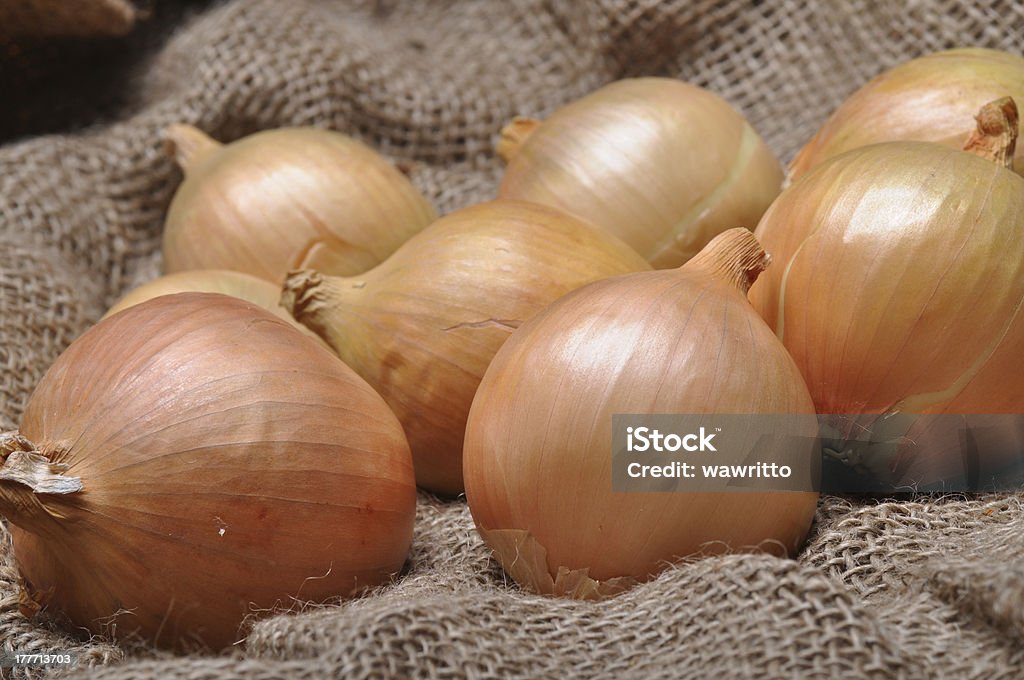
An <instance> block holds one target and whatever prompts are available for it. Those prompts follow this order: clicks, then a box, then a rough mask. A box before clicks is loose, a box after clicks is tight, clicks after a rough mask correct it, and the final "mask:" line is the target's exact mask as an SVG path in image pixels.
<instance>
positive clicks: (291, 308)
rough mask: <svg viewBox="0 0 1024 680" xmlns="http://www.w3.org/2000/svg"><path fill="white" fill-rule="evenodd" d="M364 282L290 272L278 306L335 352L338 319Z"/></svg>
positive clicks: (324, 275) (306, 271)
mask: <svg viewBox="0 0 1024 680" xmlns="http://www.w3.org/2000/svg"><path fill="white" fill-rule="evenodd" d="M365 285H366V282H365V281H363V280H361V279H359V278H347V277H341V276H328V275H326V274H321V273H320V272H318V271H314V270H312V269H300V270H297V271H293V272H289V273H288V275H287V276H286V277H285V279H284V285H283V286H282V288H281V301H280V304H281V306H282V307H284V308H285V310H287V311H288V313H289V314H291V315H292V317H293V318H294V319H295V320H296V321H298V322H299V323H301V324H302V325H303V326H305V327H306V328H308V329H310V330H311V331H313V332H314V333H316V334H317V335H318V336H320V338H321V339H323V340H324V341H325V342H327V344H328V345H330V346H331V347H332V348H334V350H335V351H336V352H340V351H341V348H340V347H339V346H338V344H337V343H336V342H335V340H334V334H335V332H336V331H337V327H338V324H337V321H336V319H337V315H338V311H339V309H341V308H342V307H344V305H345V300H346V299H347V298H348V296H350V295H351V294H352V293H357V292H358V291H361V290H362V289H363V287H364V286H365Z"/></svg>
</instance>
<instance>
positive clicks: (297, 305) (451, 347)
mask: <svg viewBox="0 0 1024 680" xmlns="http://www.w3.org/2000/svg"><path fill="white" fill-rule="evenodd" d="M643 269H649V266H648V265H647V263H646V262H645V261H644V259H643V258H642V257H640V256H639V255H638V254H637V253H636V252H634V251H633V250H632V249H631V248H629V247H628V246H627V245H626V244H624V243H622V242H621V241H620V240H619V239H617V238H615V237H614V236H612V235H611V234H609V233H607V232H606V231H604V230H602V229H600V228H598V227H595V226H593V225H591V224H588V223H586V222H583V221H581V220H579V219H577V218H574V217H572V216H570V215H566V214H565V213H562V212H560V211H558V210H554V209H552V208H547V207H544V206H537V205H531V204H528V203H521V202H518V201H500V200H499V201H492V202H490V203H484V204H481V205H477V206H472V207H469V208H464V209H462V210H459V211H456V212H454V213H451V214H449V215H447V216H445V217H443V218H442V219H440V220H438V221H437V222H435V223H434V224H432V225H431V226H430V227H428V228H427V229H425V230H424V231H423V232H422V233H420V234H418V235H417V236H415V237H414V238H413V239H411V240H410V241H409V242H408V243H406V244H405V245H403V246H402V247H401V248H399V250H398V251H397V252H395V254H394V255H392V256H391V257H390V258H389V259H388V260H387V261H386V262H384V263H383V264H381V265H380V266H378V267H376V268H374V269H372V270H371V271H369V272H366V273H365V274H363V275H361V276H357V277H350V278H341V277H330V276H323V275H321V274H319V273H317V272H311V271H300V272H295V273H293V274H291V275H290V276H289V277H288V279H287V280H286V281H285V285H284V292H283V295H282V304H283V305H284V307H285V308H286V309H288V310H290V311H291V312H292V314H294V316H295V318H296V319H298V320H299V321H300V322H302V323H303V324H305V325H306V326H308V327H309V328H311V329H312V330H314V331H315V332H316V333H317V334H318V335H320V336H321V337H322V338H324V339H325V340H326V341H327V342H328V344H330V345H331V347H333V348H334V349H335V351H336V352H337V353H338V355H339V356H340V357H341V358H342V359H343V360H344V361H345V363H347V364H348V365H349V366H351V367H352V368H354V369H355V370H356V372H357V373H359V374H360V375H361V376H363V377H364V378H365V379H366V380H367V381H368V382H369V383H370V384H371V385H373V386H374V388H375V389H376V390H377V391H378V392H379V393H380V394H381V396H383V397H384V399H385V401H387V402H388V404H389V405H390V406H391V408H392V409H393V410H394V412H395V414H396V415H397V416H398V419H399V420H400V421H401V422H402V425H403V426H404V427H405V431H406V434H407V436H408V437H409V443H410V445H411V446H412V452H413V458H414V460H415V462H416V479H417V481H418V482H419V484H420V485H421V486H423V487H424V488H426V489H429V490H431V491H434V492H437V493H441V494H446V495H453V494H457V493H459V492H461V491H462V438H463V432H464V430H465V427H466V414H467V413H468V412H469V405H470V403H471V402H472V400H473V394H474V393H475V391H476V388H477V385H478V384H479V382H480V378H481V377H482V376H483V374H484V370H486V368H487V364H488V363H490V360H491V358H492V357H493V356H494V353H495V352H496V351H497V350H498V348H499V347H500V346H501V344H502V343H503V342H505V339H506V338H507V337H508V336H509V334H510V333H511V332H512V330H513V329H514V328H515V327H517V326H518V325H519V324H520V323H521V322H522V321H523V320H524V319H526V318H528V317H529V316H530V315H532V314H533V313H534V312H536V311H537V310H539V309H541V308H542V307H543V306H544V305H546V304H548V303H549V302H552V301H553V300H555V299H556V298H558V297H559V296H561V295H563V294H565V293H567V292H569V291H570V290H573V289H574V288H578V287H579V286H582V285H583V284H585V283H588V282H590V281H594V280H597V279H600V278H604V277H607V276H613V275H615V274H621V273H624V272H630V271H639V270H643Z"/></svg>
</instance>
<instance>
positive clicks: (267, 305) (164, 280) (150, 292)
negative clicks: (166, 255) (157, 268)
mask: <svg viewBox="0 0 1024 680" xmlns="http://www.w3.org/2000/svg"><path fill="white" fill-rule="evenodd" d="M188 292H194V293H222V294H224V295H231V296H232V297H236V298H240V299H242V300H247V301H248V302H252V303H254V304H256V305H259V306H260V307H262V308H263V309H266V310H267V311H269V312H272V313H273V314H275V315H277V316H279V317H281V318H282V319H284V320H285V321H288V322H289V323H292V324H294V325H295V327H296V328H298V329H300V330H302V331H304V332H307V333H308V332H309V329H307V328H306V327H305V326H303V325H302V324H300V323H297V322H296V321H295V320H294V319H293V318H292V315H291V314H289V313H288V312H287V311H286V310H285V309H284V308H283V307H282V306H281V305H280V304H279V300H280V297H281V291H280V288H279V287H278V286H275V285H274V284H273V283H271V282H270V281H267V280H266V279H260V278H257V277H255V276H252V275H251V274H244V273H242V272H236V271H231V270H229V269H189V270H187V271H183V272H178V273H176V274H167V275H165V276H160V277H158V278H155V279H153V280H152V281H148V282H146V283H144V284H142V285H141V286H139V287H137V288H134V289H132V290H130V291H128V292H127V293H126V294H125V295H124V296H123V297H122V298H121V299H120V300H118V301H117V302H116V303H115V304H114V306H113V307H111V308H110V309H108V310H107V313H106V314H104V315H103V317H104V318H106V317H108V316H112V315H114V314H117V313H118V312H120V311H122V310H124V309H128V308H129V307H134V306H135V305H137V304H139V303H140V302H145V301H146V300H152V299H153V298H155V297H160V296H161V295H172V294H174V293H188Z"/></svg>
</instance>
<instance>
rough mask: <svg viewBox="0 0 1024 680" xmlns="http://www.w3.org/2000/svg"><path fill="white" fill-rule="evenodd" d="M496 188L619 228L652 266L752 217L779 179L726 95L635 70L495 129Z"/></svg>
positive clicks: (674, 262)
mask: <svg viewBox="0 0 1024 680" xmlns="http://www.w3.org/2000/svg"><path fill="white" fill-rule="evenodd" d="M498 152H499V154H500V155H501V156H502V157H504V158H505V159H506V160H507V161H508V167H507V168H506V170H505V173H504V176H503V177H502V180H501V186H500V188H499V190H498V195H499V197H501V198H512V199H518V200H523V201H530V202H532V203H541V204H544V205H550V206H553V207H556V208H559V209H562V210H566V211H568V212H571V213H575V214H577V215H580V216H582V217H584V218H585V219H587V220H590V221H591V222H593V223H594V224H597V225H600V226H602V227H604V228H605V229H608V230H609V231H610V232H612V233H613V234H615V235H616V236H618V237H619V238H621V239H622V240H623V241H625V242H626V243H628V244H629V245H630V246H632V247H633V248H634V249H635V250H636V251H637V252H639V253H640V254H641V255H643V256H644V257H645V258H647V260H648V261H649V262H650V263H651V264H652V265H653V266H654V267H656V268H664V267H678V266H679V265H681V264H682V263H684V262H685V261H686V260H688V259H689V258H691V257H693V256H694V255H695V254H696V253H697V252H698V251H699V250H700V249H701V248H703V247H704V245H705V244H706V243H707V242H708V241H710V240H711V238H712V237H714V236H715V235H716V234H718V233H720V232H722V231H724V230H726V229H730V228H732V227H749V228H751V229H752V228H753V227H754V226H755V225H756V224H757V221H758V220H759V219H760V218H761V215H762V214H763V213H764V211H765V210H766V209H767V208H768V205H769V204H770V203H771V202H772V200H773V199H774V198H775V197H776V196H777V195H778V193H779V190H780V188H781V186H782V169H781V167H780V166H779V163H778V161H777V160H776V159H775V157H774V156H773V155H772V152H771V151H770V150H769V149H768V147H767V145H766V144H765V143H764V141H763V140H762V139H761V138H760V136H758V134H757V133H756V132H755V131H754V129H753V128H752V127H751V126H750V124H749V123H747V121H746V120H744V118H743V117H742V116H741V115H740V114H739V113H738V112H737V111H736V110H735V109H733V108H732V107H731V106H730V105H729V103H728V102H726V101H725V100H724V99H722V98H721V97H719V96H717V95H715V94H713V93H712V92H710V91H708V90H705V89H702V88H699V87H696V86H694V85H689V84H687V83H685V82H682V81H679V80H673V79H670V78H633V79H625V80H620V81H617V82H614V83H612V84H610V85H607V86H605V87H603V88H601V89H599V90H597V91H595V92H593V93H591V94H589V95H587V96H586V97H583V98H582V99H579V100H577V101H575V102H573V103H571V104H568V105H567V106H564V107H562V108H561V109H559V110H557V111H556V112H555V113H553V114H552V115H551V116H550V117H549V118H547V119H546V120H544V121H543V122H540V121H534V120H530V119H522V118H520V119H517V120H515V121H513V122H512V123H511V124H510V125H509V126H507V127H506V128H505V129H504V130H503V131H502V140H501V142H500V143H499V146H498Z"/></svg>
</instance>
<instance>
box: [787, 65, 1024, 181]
mask: <svg viewBox="0 0 1024 680" xmlns="http://www.w3.org/2000/svg"><path fill="white" fill-rule="evenodd" d="M1002 96H1012V97H1014V98H1015V99H1016V100H1017V101H1024V59H1022V58H1021V57H1019V56H1017V55H1015V54H1010V53H1008V52H1002V51H999V50H990V49H981V48H967V49H955V50H947V51H943V52H936V53H934V54H929V55H927V56H924V57H920V58H918V59H914V60H911V61H908V62H905V63H903V64H900V65H898V66H896V67H894V68H892V69H890V70H888V71H886V72H884V73H882V74H881V75H879V76H876V77H875V78H874V79H872V80H871V81H869V82H868V83H867V84H865V85H864V86H863V87H862V88H860V89H859V90H857V91H856V92H855V93H853V94H852V95H851V96H850V97H849V98H848V99H847V100H846V101H844V102H843V103H842V105H841V106H840V107H839V108H838V109H836V111H835V112H834V113H833V114H832V116H831V117H830V118H829V119H828V120H827V121H826V122H825V124H824V125H822V127H821V129H820V130H819V131H818V132H817V134H815V136H814V137H813V138H812V139H811V140H810V141H809V142H808V143H807V145H806V146H804V148H803V149H801V150H800V152H799V153H798V154H797V156H796V157H795V158H794V159H793V162H792V163H791V165H790V168H789V178H790V179H791V180H794V181H795V180H796V179H799V178H800V177H801V176H803V175H804V174H805V173H807V172H808V171H809V170H810V169H811V168H813V167H815V166H816V165H818V164H820V163H821V162H823V161H825V160H826V159H828V158H832V157H833V156H837V155H839V154H841V153H843V152H845V151H850V150H851V149H856V148H858V147H861V146H867V145H869V144H878V143H881V142H896V141H919V142H936V143H939V144H943V145H945V146H949V147H951V148H955V149H960V148H962V147H963V144H964V141H965V140H966V139H967V136H968V135H969V134H970V133H971V130H972V128H973V123H972V116H973V115H974V114H975V112H977V111H978V109H980V108H981V106H982V105H984V104H985V103H986V102H989V101H992V100H993V99H996V98H997V97H1002ZM1014 168H1015V169H1016V171H1017V172H1018V173H1021V172H1024V149H1019V150H1018V151H1017V153H1016V156H1015V160H1014Z"/></svg>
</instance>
